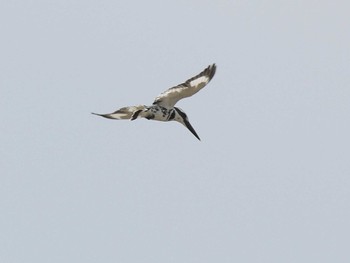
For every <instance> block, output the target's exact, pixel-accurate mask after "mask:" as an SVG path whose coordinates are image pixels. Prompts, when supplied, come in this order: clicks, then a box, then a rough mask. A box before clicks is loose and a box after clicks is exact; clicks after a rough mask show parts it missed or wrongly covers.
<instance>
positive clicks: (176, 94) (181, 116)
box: [93, 64, 216, 140]
mask: <svg viewBox="0 0 350 263" xmlns="http://www.w3.org/2000/svg"><path fill="white" fill-rule="evenodd" d="M215 71H216V65H215V64H212V65H210V66H208V67H207V68H206V69H205V70H204V71H202V72H201V73H199V74H198V75H196V76H195V77H193V78H190V79H188V80H187V81H186V82H184V83H182V84H180V85H177V86H175V87H173V88H170V89H168V90H166V91H165V92H163V93H161V94H160V95H159V96H157V97H156V98H155V100H154V102H153V105H151V106H145V105H138V106H129V107H123V108H121V109H119V110H117V111H115V112H113V113H109V114H97V113H93V114H95V115H99V116H102V117H105V118H108V119H117V120H122V119H130V120H135V119H137V118H146V119H148V120H156V121H177V122H180V123H182V124H183V125H185V126H186V127H187V128H188V129H189V130H190V131H191V132H192V134H193V135H194V136H196V138H197V139H198V140H200V138H199V136H198V135H197V133H196V131H195V130H194V129H193V127H192V125H191V124H190V122H189V120H188V118H187V115H186V113H185V112H184V111H183V110H181V109H180V108H178V107H175V104H176V103H177V102H178V101H179V100H181V99H183V98H186V97H190V96H192V95H193V94H195V93H197V92H198V91H199V90H201V89H202V88H204V86H205V85H206V84H208V83H209V81H210V80H211V79H212V78H213V77H214V74H215Z"/></svg>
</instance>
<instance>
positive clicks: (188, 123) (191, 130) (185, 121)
mask: <svg viewBox="0 0 350 263" xmlns="http://www.w3.org/2000/svg"><path fill="white" fill-rule="evenodd" d="M184 123H185V126H186V127H187V129H189V130H190V132H192V134H193V135H194V136H196V138H197V139H198V140H201V139H200V138H199V136H198V134H197V133H196V131H195V130H194V129H193V127H192V125H191V123H190V122H189V121H187V120H186V119H184Z"/></svg>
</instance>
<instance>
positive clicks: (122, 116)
mask: <svg viewBox="0 0 350 263" xmlns="http://www.w3.org/2000/svg"><path fill="white" fill-rule="evenodd" d="M145 107H146V106H145V105H138V106H129V107H123V108H121V109H119V110H116V111H115V112H112V113H107V114H98V113H93V112H92V114H95V115H98V116H102V117H105V118H108V119H115V120H129V119H131V118H132V116H133V114H134V113H135V112H139V111H141V110H143V109H145Z"/></svg>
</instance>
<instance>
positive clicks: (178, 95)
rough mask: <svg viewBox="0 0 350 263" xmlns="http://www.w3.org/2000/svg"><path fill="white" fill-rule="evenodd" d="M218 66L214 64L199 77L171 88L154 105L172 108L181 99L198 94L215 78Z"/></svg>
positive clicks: (157, 98)
mask: <svg viewBox="0 0 350 263" xmlns="http://www.w3.org/2000/svg"><path fill="white" fill-rule="evenodd" d="M215 71H216V65H215V64H212V65H210V66H208V67H207V68H206V69H205V70H203V71H202V72H201V73H199V74H198V75H197V76H195V77H193V78H190V79H188V80H187V81H186V82H184V83H182V84H180V85H177V86H175V87H173V88H170V89H168V90H166V91H164V92H163V93H162V94H160V95H159V96H158V97H156V98H155V100H154V102H153V104H155V105H159V106H163V107H166V108H172V107H174V105H175V104H176V103H177V102H178V101H179V100H181V99H183V98H187V97H190V96H192V95H193V94H196V93H197V92H198V91H200V90H201V89H202V88H204V86H205V85H207V84H208V83H209V81H210V80H211V79H212V78H213V77H214V74H215Z"/></svg>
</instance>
